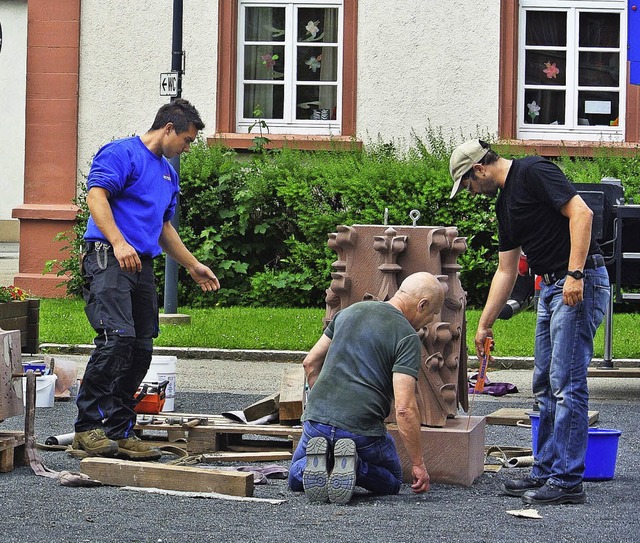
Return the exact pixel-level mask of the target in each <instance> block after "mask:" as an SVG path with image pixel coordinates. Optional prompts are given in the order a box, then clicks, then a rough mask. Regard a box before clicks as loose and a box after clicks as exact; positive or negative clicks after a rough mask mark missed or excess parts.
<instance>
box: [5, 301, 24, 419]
mask: <svg viewBox="0 0 640 543" xmlns="http://www.w3.org/2000/svg"><path fill="white" fill-rule="evenodd" d="M12 303H13V302H11V303H9V302H6V303H4V304H0V305H3V306H6V305H7V304H8V305H11V304H12ZM21 357H22V355H21V341H20V332H19V331H18V330H11V331H6V330H2V328H0V421H3V420H5V419H8V418H10V417H14V416H16V415H21V414H22V413H23V407H22V382H21V380H19V379H20V378H17V379H16V380H14V379H13V377H12V375H13V374H17V373H22V360H21ZM14 385H17V386H14ZM16 392H17V393H16Z"/></svg>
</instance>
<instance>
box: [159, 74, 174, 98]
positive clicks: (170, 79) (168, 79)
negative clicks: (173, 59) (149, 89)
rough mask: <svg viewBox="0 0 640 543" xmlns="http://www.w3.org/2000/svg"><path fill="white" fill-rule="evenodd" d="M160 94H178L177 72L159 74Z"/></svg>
mask: <svg viewBox="0 0 640 543" xmlns="http://www.w3.org/2000/svg"><path fill="white" fill-rule="evenodd" d="M160 96H178V72H167V73H165V74H160Z"/></svg>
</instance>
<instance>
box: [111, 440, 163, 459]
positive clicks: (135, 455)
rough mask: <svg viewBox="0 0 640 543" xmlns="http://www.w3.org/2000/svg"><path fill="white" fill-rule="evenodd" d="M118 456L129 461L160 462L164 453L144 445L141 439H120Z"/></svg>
mask: <svg viewBox="0 0 640 543" xmlns="http://www.w3.org/2000/svg"><path fill="white" fill-rule="evenodd" d="M117 445H118V456H121V457H123V458H128V459H129V460H159V459H160V458H161V457H162V451H161V450H160V449H156V448H155V447H152V446H151V445H147V444H146V443H144V442H143V441H142V440H141V439H140V438H139V437H137V436H131V437H126V438H124V439H118V441H117Z"/></svg>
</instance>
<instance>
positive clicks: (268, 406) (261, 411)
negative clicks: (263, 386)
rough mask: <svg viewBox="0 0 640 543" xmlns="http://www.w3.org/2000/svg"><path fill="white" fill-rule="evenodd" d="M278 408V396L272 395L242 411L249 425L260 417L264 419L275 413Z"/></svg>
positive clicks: (277, 394)
mask: <svg viewBox="0 0 640 543" xmlns="http://www.w3.org/2000/svg"><path fill="white" fill-rule="evenodd" d="M279 407H280V394H279V393H274V394H271V396H267V397H266V398H262V399H261V400H258V401H257V402H255V403H252V404H251V405H250V406H248V407H245V408H244V409H243V413H244V418H245V419H247V422H249V423H251V421H254V420H258V419H261V418H262V417H266V416H268V415H271V414H272V413H276V412H277V411H278V409H279Z"/></svg>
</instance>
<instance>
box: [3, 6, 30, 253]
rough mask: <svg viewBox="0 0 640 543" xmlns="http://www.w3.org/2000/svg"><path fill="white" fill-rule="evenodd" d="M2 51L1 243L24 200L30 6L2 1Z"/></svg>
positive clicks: (13, 225) (15, 223) (11, 229)
mask: <svg viewBox="0 0 640 543" xmlns="http://www.w3.org/2000/svg"><path fill="white" fill-rule="evenodd" d="M0 24H2V49H1V50H0V194H2V198H0V222H1V223H2V224H0V227H2V226H3V227H2V228H0V230H2V232H5V235H2V232H0V240H9V239H8V238H9V237H11V234H13V233H14V232H17V228H18V220H17V219H12V218H11V210H12V209H13V208H14V207H16V206H18V205H20V204H22V201H23V197H24V142H25V139H24V138H25V107H26V76H27V2H26V0H2V1H1V2H0ZM9 241H13V239H10V240H9Z"/></svg>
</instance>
